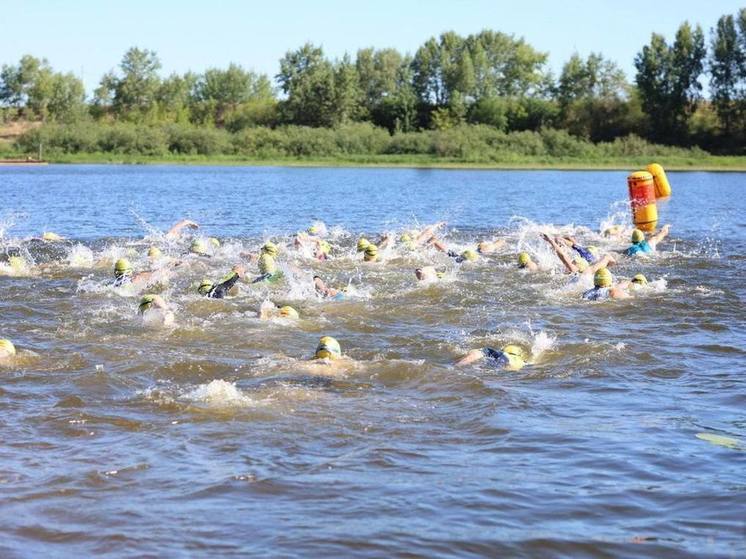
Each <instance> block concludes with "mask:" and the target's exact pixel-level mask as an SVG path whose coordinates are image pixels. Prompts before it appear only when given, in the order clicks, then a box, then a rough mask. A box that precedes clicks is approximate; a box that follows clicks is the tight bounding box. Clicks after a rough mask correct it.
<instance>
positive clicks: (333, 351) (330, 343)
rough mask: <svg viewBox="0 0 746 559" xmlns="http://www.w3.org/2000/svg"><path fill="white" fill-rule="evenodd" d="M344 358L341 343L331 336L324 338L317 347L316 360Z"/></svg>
mask: <svg viewBox="0 0 746 559" xmlns="http://www.w3.org/2000/svg"><path fill="white" fill-rule="evenodd" d="M341 356H342V348H341V347H340V346H339V342H338V341H337V340H335V339H334V338H332V337H331V336H323V337H322V338H321V339H320V340H319V345H318V346H316V359H336V358H338V357H341Z"/></svg>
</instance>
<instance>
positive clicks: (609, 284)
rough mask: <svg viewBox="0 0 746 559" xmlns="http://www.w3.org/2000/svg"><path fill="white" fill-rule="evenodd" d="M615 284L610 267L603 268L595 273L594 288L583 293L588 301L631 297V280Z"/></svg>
mask: <svg viewBox="0 0 746 559" xmlns="http://www.w3.org/2000/svg"><path fill="white" fill-rule="evenodd" d="M613 284H614V278H613V277H612V276H611V272H610V271H609V270H608V268H601V269H599V270H597V271H596V273H595V274H594V275H593V289H589V290H588V291H586V292H585V293H583V299H585V300H586V301H603V300H605V299H629V298H630V297H631V295H630V294H629V293H628V292H627V288H628V287H629V282H620V283H618V284H617V285H613Z"/></svg>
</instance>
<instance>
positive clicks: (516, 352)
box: [503, 344, 526, 359]
mask: <svg viewBox="0 0 746 559" xmlns="http://www.w3.org/2000/svg"><path fill="white" fill-rule="evenodd" d="M503 353H504V354H505V355H512V356H513V357H519V358H520V359H525V357H526V354H525V352H524V351H523V348H521V347H520V346H517V345H512V344H510V345H506V346H505V347H504V348H503Z"/></svg>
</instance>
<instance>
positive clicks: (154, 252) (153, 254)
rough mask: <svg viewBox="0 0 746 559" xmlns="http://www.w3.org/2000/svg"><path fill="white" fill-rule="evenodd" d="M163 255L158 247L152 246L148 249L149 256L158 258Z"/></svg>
mask: <svg viewBox="0 0 746 559" xmlns="http://www.w3.org/2000/svg"><path fill="white" fill-rule="evenodd" d="M161 256H163V252H162V251H161V249H159V248H158V247H150V248H149V249H148V258H153V259H156V258H160V257H161Z"/></svg>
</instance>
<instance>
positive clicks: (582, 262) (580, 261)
mask: <svg viewBox="0 0 746 559" xmlns="http://www.w3.org/2000/svg"><path fill="white" fill-rule="evenodd" d="M572 261H573V263H574V264H575V265H576V266H577V267H578V271H580V272H584V271H585V270H586V269H587V268H588V262H587V261H586V259H585V258H581V257H580V256H576V257H575V258H573V259H572Z"/></svg>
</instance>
